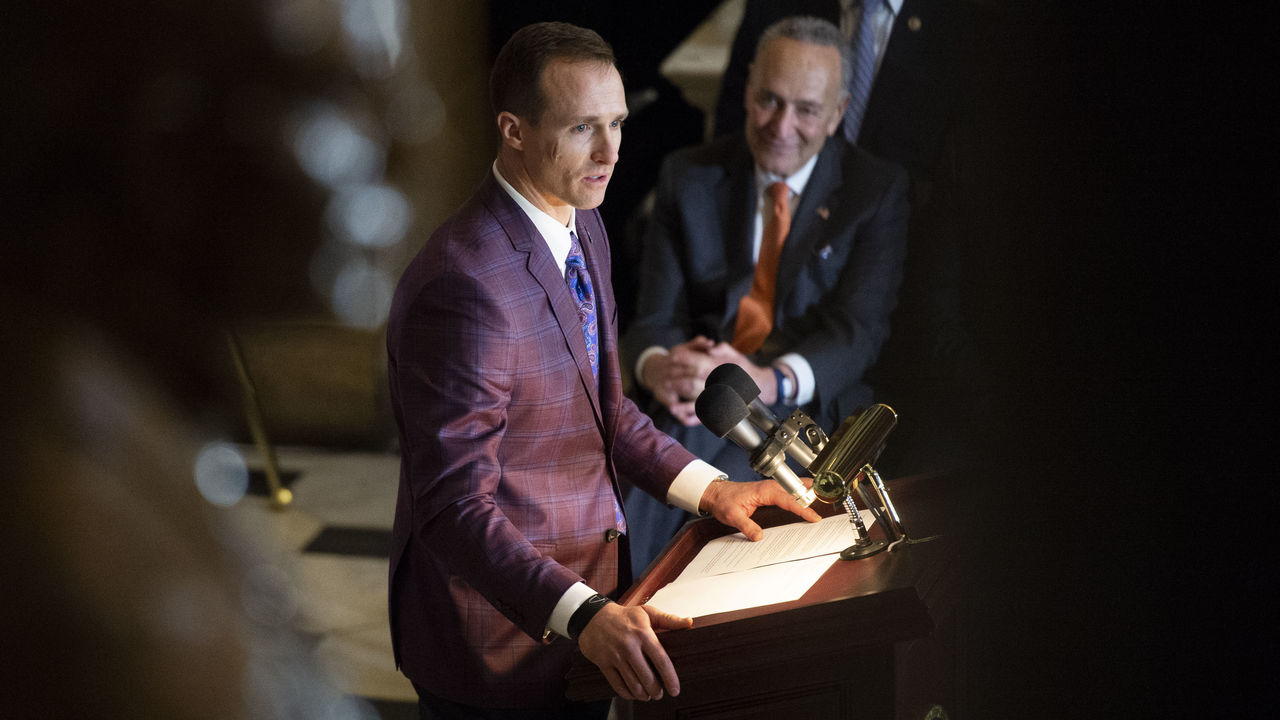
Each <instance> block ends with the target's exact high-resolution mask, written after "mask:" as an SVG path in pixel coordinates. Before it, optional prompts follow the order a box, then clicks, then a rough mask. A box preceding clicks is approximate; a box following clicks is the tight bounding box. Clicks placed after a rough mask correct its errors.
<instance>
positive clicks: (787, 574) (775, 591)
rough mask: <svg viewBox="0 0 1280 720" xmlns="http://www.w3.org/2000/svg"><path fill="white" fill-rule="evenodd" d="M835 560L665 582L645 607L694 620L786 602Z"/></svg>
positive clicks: (827, 558) (825, 558) (823, 558)
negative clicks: (720, 613)
mask: <svg viewBox="0 0 1280 720" xmlns="http://www.w3.org/2000/svg"><path fill="white" fill-rule="evenodd" d="M838 558H839V555H819V556H818V557H813V558H807V559H805V560H793V561H791V562H784V563H776V564H773V565H765V566H762V567H758V568H751V569H750V570H741V571H739V572H734V573H725V574H723V575H707V576H703V577H695V578H686V579H683V580H678V581H676V582H672V583H668V584H667V585H666V586H665V587H663V588H662V589H661V590H659V591H658V592H656V593H654V595H653V597H652V598H650V599H649V602H647V603H645V604H646V605H652V606H654V607H656V608H658V609H659V610H666V611H667V612H669V613H674V614H676V615H679V616H680V617H690V618H695V617H702V616H703V615H711V614H713V613H718V612H729V611H731V610H741V609H743V608H749V607H759V606H760V605H772V604H773V603H780V602H787V601H788V600H795V599H796V598H798V597H800V596H801V595H804V593H805V591H806V590H808V589H809V588H811V587H813V584H814V583H816V582H818V578H820V577H822V573H824V572H826V571H827V568H829V567H831V564H832V563H834V562H836V560H837V559H838Z"/></svg>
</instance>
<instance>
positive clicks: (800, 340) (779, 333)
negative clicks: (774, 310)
mask: <svg viewBox="0 0 1280 720" xmlns="http://www.w3.org/2000/svg"><path fill="white" fill-rule="evenodd" d="M887 177H888V181H887V182H883V183H882V184H881V186H880V196H879V198H878V201H877V202H876V203H875V204H874V205H873V208H874V209H873V210H872V211H871V213H870V216H869V217H866V218H865V219H860V221H859V225H858V227H857V228H856V229H855V231H854V238H853V245H852V248H851V250H850V253H849V257H848V258H847V260H846V261H845V263H844V265H843V266H842V267H841V268H840V271H839V276H838V279H837V281H836V284H835V285H834V286H833V287H832V288H831V289H830V290H828V291H827V292H825V293H824V294H823V295H822V296H821V297H820V298H816V299H814V301H812V302H810V303H809V304H808V306H807V308H806V309H805V311H804V313H803V314H802V315H801V316H800V317H797V318H790V319H787V320H786V321H785V322H784V323H783V324H782V327H775V329H774V332H773V334H772V335H771V336H770V337H769V339H768V340H767V341H766V346H765V349H764V350H765V352H766V353H767V355H768V356H770V357H777V356H779V355H782V354H785V353H788V352H794V353H798V354H800V355H802V356H804V358H805V359H806V360H807V361H808V362H809V364H810V365H811V366H812V368H813V372H814V380H815V384H816V393H817V395H816V397H817V398H818V399H819V400H824V401H825V400H830V399H831V398H833V397H835V396H838V395H839V394H840V393H841V392H842V391H843V390H844V389H845V388H846V387H848V386H849V385H850V384H851V383H853V382H856V381H859V380H860V379H861V378H862V377H863V376H864V375H865V373H866V372H867V370H868V369H869V368H870V367H871V366H872V364H874V363H875V361H876V358H877V357H878V355H879V353H880V348H881V347H882V346H883V345H884V342H885V339H886V338H887V337H888V335H889V317H890V314H891V313H892V312H893V308H894V306H895V305H896V303H897V296H898V287H899V285H900V284H901V282H902V272H903V263H904V261H905V259H906V248H907V220H908V200H907V193H908V180H907V175H906V173H905V172H904V171H902V170H901V169H900V168H897V167H894V169H893V172H892V173H891V174H889V175H888V176H887ZM810 262H814V261H813V260H810Z"/></svg>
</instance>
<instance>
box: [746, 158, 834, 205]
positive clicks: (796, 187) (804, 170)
mask: <svg viewBox="0 0 1280 720" xmlns="http://www.w3.org/2000/svg"><path fill="white" fill-rule="evenodd" d="M820 154H822V151H821V150H819V151H818V152H816V153H814V154H813V157H811V158H809V160H808V162H806V163H805V164H804V165H801V166H800V169H799V170H797V171H795V172H794V173H792V174H791V175H790V176H788V177H785V178H784V177H782V176H780V175H775V174H773V173H771V172H766V171H765V170H764V169H762V168H761V167H760V166H759V165H756V194H757V195H759V194H761V193H763V192H764V189H765V188H767V187H769V186H770V185H772V184H773V183H775V182H778V181H782V182H785V183H786V184H787V187H788V188H790V189H791V193H792V194H793V195H800V194H801V193H803V192H804V186H805V185H808V184H809V176H810V175H812V174H813V168H814V167H815V166H816V165H817V164H818V155H820Z"/></svg>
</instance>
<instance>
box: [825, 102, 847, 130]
mask: <svg viewBox="0 0 1280 720" xmlns="http://www.w3.org/2000/svg"><path fill="white" fill-rule="evenodd" d="M843 95H844V99H843V100H841V101H840V108H839V110H838V111H837V112H836V116H835V118H833V119H832V121H831V127H829V128H827V137H831V136H832V135H835V134H836V131H837V130H839V129H840V126H841V125H843V124H844V114H845V111H847V110H848V109H849V98H850V95H849V93H848V92H845V93H843Z"/></svg>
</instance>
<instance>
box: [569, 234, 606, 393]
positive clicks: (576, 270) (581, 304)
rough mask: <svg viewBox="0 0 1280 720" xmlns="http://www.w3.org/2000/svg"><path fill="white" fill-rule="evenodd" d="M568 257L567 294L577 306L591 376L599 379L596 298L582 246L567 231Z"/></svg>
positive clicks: (575, 236)
mask: <svg viewBox="0 0 1280 720" xmlns="http://www.w3.org/2000/svg"><path fill="white" fill-rule="evenodd" d="M569 242H570V245H569V257H567V258H565V261H564V277H565V280H567V281H568V283H569V292H570V293H572V294H573V301H574V303H575V304H576V305H577V306H578V321H579V322H581V323H582V336H583V338H585V339H586V341H587V357H588V358H589V359H590V360H591V375H592V376H593V377H597V378H598V377H600V350H599V344H600V343H599V337H600V335H599V333H598V332H597V328H596V296H595V293H594V292H593V291H592V289H591V275H590V274H588V273H587V261H586V259H585V258H583V256H582V244H581V243H579V242H578V235H577V234H576V233H574V232H573V231H572V230H570V231H569Z"/></svg>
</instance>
